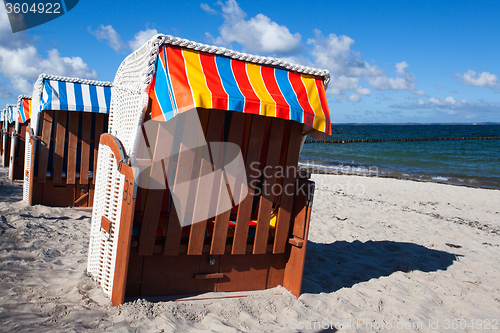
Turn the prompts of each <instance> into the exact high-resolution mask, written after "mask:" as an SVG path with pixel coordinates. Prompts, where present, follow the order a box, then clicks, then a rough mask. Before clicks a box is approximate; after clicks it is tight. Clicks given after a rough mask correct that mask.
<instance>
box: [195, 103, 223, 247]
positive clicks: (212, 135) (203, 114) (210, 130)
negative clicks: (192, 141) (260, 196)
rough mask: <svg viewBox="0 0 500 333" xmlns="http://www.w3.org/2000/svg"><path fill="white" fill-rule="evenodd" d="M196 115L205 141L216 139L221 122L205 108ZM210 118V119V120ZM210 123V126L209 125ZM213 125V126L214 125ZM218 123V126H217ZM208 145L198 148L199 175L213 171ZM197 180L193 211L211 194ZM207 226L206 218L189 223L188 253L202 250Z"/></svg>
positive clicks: (208, 198) (208, 189)
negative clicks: (216, 122)
mask: <svg viewBox="0 0 500 333" xmlns="http://www.w3.org/2000/svg"><path fill="white" fill-rule="evenodd" d="M198 115H199V117H200V123H201V127H202V129H203V133H205V137H206V141H207V142H210V141H217V140H219V138H220V134H221V130H219V129H218V127H222V124H214V120H215V119H216V118H217V117H209V115H210V112H208V111H207V110H199V112H198ZM210 119H212V120H211V121H210ZM209 123H210V127H209ZM214 125H215V126H214ZM219 125H220V126H219ZM207 153H208V146H205V147H203V149H200V151H199V155H200V156H198V158H200V159H201V165H200V172H199V176H198V177H201V176H203V175H206V174H209V173H211V172H212V171H213V165H212V162H211V161H210V160H207V158H206V157H207V155H208V156H209V154H207ZM204 157H205V158H204ZM195 181H196V182H197V184H196V185H197V186H196V187H197V188H196V194H195V195H196V197H195V201H194V211H195V212H196V211H198V210H199V209H200V206H201V205H202V204H203V203H206V201H207V200H210V195H211V194H212V189H211V188H209V187H207V186H203V184H200V182H199V178H198V179H196V180H195ZM206 227H207V220H202V221H199V222H196V223H193V224H192V225H191V230H190V232H189V242H188V248H187V254H188V255H201V254H202V252H203V243H204V240H205V230H206Z"/></svg>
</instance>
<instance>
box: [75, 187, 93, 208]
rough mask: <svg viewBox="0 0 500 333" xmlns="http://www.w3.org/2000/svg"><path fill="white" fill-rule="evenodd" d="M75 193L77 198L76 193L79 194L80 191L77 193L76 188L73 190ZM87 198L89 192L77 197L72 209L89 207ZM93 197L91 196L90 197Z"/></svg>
mask: <svg viewBox="0 0 500 333" xmlns="http://www.w3.org/2000/svg"><path fill="white" fill-rule="evenodd" d="M75 190H76V191H75V192H76V193H75V194H76V195H77V196H78V193H81V191H79V189H78V188H76V189H75ZM89 196H90V191H89V192H85V193H84V194H83V195H81V196H79V197H78V198H75V199H76V200H75V203H74V204H73V206H74V207H88V206H90V205H88V204H87V203H88V199H89ZM92 197H93V195H92Z"/></svg>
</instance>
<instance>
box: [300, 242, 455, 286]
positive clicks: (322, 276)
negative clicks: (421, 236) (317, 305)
mask: <svg viewBox="0 0 500 333" xmlns="http://www.w3.org/2000/svg"><path fill="white" fill-rule="evenodd" d="M456 257H457V256H456V255H455V254H453V253H448V252H444V251H438V250H431V249H428V248H426V247H424V246H421V245H417V244H413V243H401V242H393V241H377V242H374V241H368V242H365V243H363V242H360V241H354V242H352V243H349V242H346V241H338V242H334V243H331V244H318V243H314V242H311V241H308V242H307V258H306V262H305V267H304V280H303V284H302V292H303V293H320V292H325V293H330V292H334V291H337V290H339V289H341V288H350V287H352V286H353V285H355V284H356V283H360V282H365V281H368V280H370V279H373V278H379V277H381V276H389V275H391V274H392V273H394V272H398V271H401V272H411V271H414V270H419V271H422V272H435V271H438V270H446V269H447V268H448V267H449V266H451V265H452V264H453V261H454V260H456Z"/></svg>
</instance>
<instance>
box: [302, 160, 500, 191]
mask: <svg viewBox="0 0 500 333" xmlns="http://www.w3.org/2000/svg"><path fill="white" fill-rule="evenodd" d="M298 169H299V170H304V171H307V172H309V173H310V174H313V175H346V176H358V177H372V178H390V179H400V180H410V181H414V182H421V183H435V184H444V185H453V186H460V187H468V188H479V189H484V190H496V191H500V184H498V185H497V186H488V185H481V184H477V185H474V184H467V183H458V182H452V181H444V180H437V179H432V178H431V179H422V178H416V177H415V176H414V177H411V175H408V176H402V175H401V176H400V175H395V174H394V173H396V172H391V171H388V173H385V174H384V173H380V172H377V173H369V172H367V173H363V172H356V171H346V170H332V169H326V168H322V167H320V166H311V165H306V164H303V162H300V161H299V166H298ZM363 169H366V170H368V169H367V168H363ZM386 172H387V171H386ZM391 173H392V174H391ZM435 177H442V176H435Z"/></svg>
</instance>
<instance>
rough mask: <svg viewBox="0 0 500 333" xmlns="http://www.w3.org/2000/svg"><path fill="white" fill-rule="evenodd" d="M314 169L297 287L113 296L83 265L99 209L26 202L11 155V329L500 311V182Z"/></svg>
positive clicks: (419, 323) (221, 324)
mask: <svg viewBox="0 0 500 333" xmlns="http://www.w3.org/2000/svg"><path fill="white" fill-rule="evenodd" d="M311 179H312V180H313V181H315V182H316V188H315V194H314V201H313V205H312V211H311V224H310V229H309V237H308V241H307V256H306V261H305V267H304V277H303V284H302V294H301V296H300V297H299V298H295V297H294V296H292V295H291V294H290V293H289V292H288V291H286V290H285V289H284V288H282V287H277V288H274V289H268V290H264V291H259V292H255V293H251V295H249V296H248V297H243V298H224V299H209V300H207V299H205V300H201V301H182V302H172V301H159V302H152V300H146V299H139V300H135V301H132V302H126V303H125V304H123V305H121V306H120V307H113V306H111V305H110V301H109V299H107V298H105V297H104V296H103V293H102V290H101V289H99V288H98V286H97V284H96V283H95V282H94V281H92V280H91V278H90V277H88V276H87V275H86V273H85V269H86V263H87V258H88V242H89V232H90V216H91V214H90V213H88V212H80V211H75V210H73V209H67V208H52V207H46V206H42V205H36V206H28V205H27V204H26V203H24V202H23V201H22V185H21V184H17V183H10V182H7V170H6V169H4V168H0V249H2V250H0V293H1V294H2V296H1V297H0V323H2V324H1V325H0V331H2V332H3V331H5V332H12V331H37V332H67V331H77V332H81V331H87V330H88V331H96V332H103V331H106V332H152V331H164V332H221V333H232V332H278V333H280V332H283V333H289V332H330V331H332V332H333V331H336V330H339V331H340V332H344V331H346V332H347V331H349V332H350V331H354V329H351V327H352V326H351V325H355V327H356V332H372V331H373V330H374V329H376V330H378V331H379V330H380V329H377V327H380V326H381V325H382V324H383V325H385V326H384V327H385V328H388V327H389V326H391V327H392V328H394V329H396V328H400V327H402V328H404V331H405V332H429V333H434V332H444V331H446V330H447V328H446V326H445V325H446V324H447V323H449V324H451V323H452V321H457V320H467V322H468V323H469V322H471V320H474V322H473V325H479V324H485V323H486V322H487V321H488V320H489V325H490V328H491V325H492V322H491V320H498V319H500V318H499V309H500V299H498V294H499V292H500V289H499V286H498V281H499V280H500V271H499V270H497V269H496V267H498V266H499V265H500V252H499V251H498V249H499V247H500V207H499V206H498V202H500V192H499V191H485V189H482V188H471V187H464V186H454V187H450V186H444V185H446V184H440V183H434V182H417V181H413V182H410V181H407V180H406V179H395V178H394V179H393V178H389V177H359V175H345V174H337V175H335V174H323V175H322V174H313V175H312V177H311ZM277 294H279V295H277ZM201 297H202V296H201ZM344 324H346V325H344ZM325 325H328V327H326V326H325ZM329 329H330V330H329ZM478 330H479V327H477V326H474V328H473V329H470V327H469V328H468V329H467V330H464V329H456V330H453V331H454V332H466V331H467V332H471V331H474V332H475V331H478ZM381 331H393V330H389V329H387V330H384V329H382V330H381Z"/></svg>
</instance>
